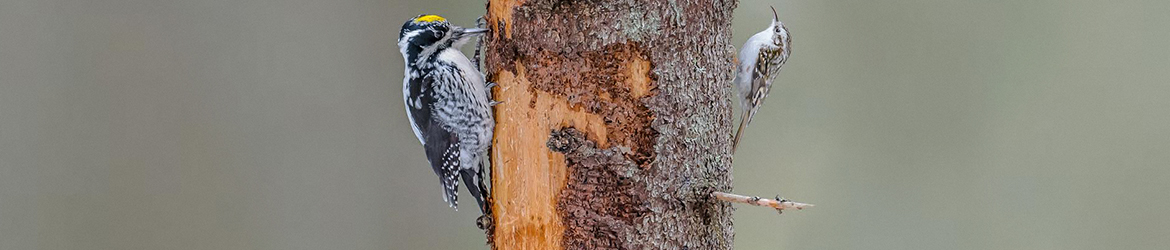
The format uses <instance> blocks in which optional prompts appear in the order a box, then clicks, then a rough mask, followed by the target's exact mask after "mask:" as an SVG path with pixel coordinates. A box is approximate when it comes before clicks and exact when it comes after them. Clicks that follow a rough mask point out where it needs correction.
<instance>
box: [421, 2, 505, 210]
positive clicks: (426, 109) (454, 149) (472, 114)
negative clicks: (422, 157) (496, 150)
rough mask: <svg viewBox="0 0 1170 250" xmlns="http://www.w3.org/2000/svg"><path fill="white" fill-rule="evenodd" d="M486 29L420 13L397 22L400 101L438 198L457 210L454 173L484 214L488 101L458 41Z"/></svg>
mask: <svg viewBox="0 0 1170 250" xmlns="http://www.w3.org/2000/svg"><path fill="white" fill-rule="evenodd" d="M484 32H487V29H480V28H463V27H459V26H454V25H451V24H450V23H448V22H447V20H446V19H444V18H443V17H440V16H437V15H419V16H416V17H414V18H412V19H410V20H409V21H406V23H405V24H403V25H402V31H401V33H399V34H398V49H399V51H400V52H402V58H403V60H405V64H406V72H405V77H404V79H403V80H402V95H403V101H404V102H405V103H406V114H407V117H408V118H409V119H410V128H411V130H413V131H414V136H415V137H418V140H419V142H421V143H422V145H423V148H424V149H425V150H426V156H427V160H428V161H430V163H431V169H432V170H434V171H435V175H438V176H439V184H440V185H441V186H442V189H443V201H446V202H447V204H448V205H450V206H451V207H452V208H455V209H456V210H458V207H457V206H458V200H457V197H458V192H459V180H458V179H459V178H462V179H463V182H464V183H466V184H467V189H468V190H469V191H471V194H472V196H474V197H475V201H476V202H477V203H478V204H479V207H480V210H481V211H483V212H484V213H485V214H486V213H487V209H488V208H487V207H486V206H485V205H484V199H486V198H487V197H489V196H488V189H487V188H486V186H485V185H484V178H483V173H484V171H485V169H486V167H485V166H484V163H483V159H484V155H485V153H486V152H487V150H488V147H489V146H491V140H492V129H493V127H494V126H495V119H494V118H493V117H492V110H491V106H492V105H493V103H492V101H491V99H490V97H489V96H488V89H489V88H490V87H489V86H487V85H486V83H485V82H484V76H483V75H482V74H481V73H480V72H479V71H478V70H477V68H478V67H476V65H474V64H472V63H471V61H470V60H468V59H467V57H466V56H464V55H463V53H462V52H460V51H459V47H460V46H462V45H463V44H464V43H467V42H468V41H469V40H470V39H471V38H472V37H475V36H477V35H480V34H483V33H484Z"/></svg>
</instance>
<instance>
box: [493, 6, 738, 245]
mask: <svg viewBox="0 0 1170 250" xmlns="http://www.w3.org/2000/svg"><path fill="white" fill-rule="evenodd" d="M735 5H736V3H735V1H717V0H712V1H702V0H675V1H669V0H652V1H637V0H624V1H622V0H617V1H552V0H530V1H515V0H492V1H490V3H489V4H488V15H487V23H488V27H489V28H491V30H492V34H491V35H490V36H489V37H488V38H487V41H486V43H485V52H486V53H485V55H486V57H485V59H486V61H485V65H486V69H485V72H486V73H487V74H488V79H489V81H493V82H496V83H498V84H499V87H497V88H496V89H495V90H494V96H495V98H496V99H497V100H500V101H503V103H502V104H500V105H497V106H496V107H495V110H496V122H497V125H496V133H495V140H494V142H493V150H492V157H491V158H492V165H493V166H492V191H493V192H492V196H493V197H492V200H493V203H492V204H493V205H492V207H493V218H492V220H490V222H491V223H489V224H490V225H488V233H489V240H490V241H491V242H492V244H493V247H494V248H497V249H563V248H568V249H729V248H731V246H732V236H733V231H732V223H731V212H732V207H731V206H730V205H729V204H727V203H723V202H719V201H717V200H715V199H713V198H711V195H710V194H711V192H712V191H730V189H731V172H730V170H731V155H730V152H731V147H730V136H729V135H730V134H731V120H732V119H731V98H730V97H731V93H732V92H731V85H730V80H731V79H732V77H733V75H732V71H733V69H734V68H733V53H734V50H733V48H732V46H731V44H730V38H731V34H730V30H731V13H732V10H733V9H734V8H735Z"/></svg>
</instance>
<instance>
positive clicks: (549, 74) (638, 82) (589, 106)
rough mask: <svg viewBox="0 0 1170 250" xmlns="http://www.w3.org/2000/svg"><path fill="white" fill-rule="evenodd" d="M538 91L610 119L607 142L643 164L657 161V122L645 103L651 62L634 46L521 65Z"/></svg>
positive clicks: (542, 57)
mask: <svg viewBox="0 0 1170 250" xmlns="http://www.w3.org/2000/svg"><path fill="white" fill-rule="evenodd" d="M522 61H523V62H524V63H525V66H524V67H525V68H528V69H531V70H530V72H529V75H530V76H529V78H530V79H532V81H533V87H534V88H536V89H538V90H541V91H546V92H549V93H553V94H557V95H559V96H564V97H565V98H567V99H568V100H569V104H570V105H572V106H574V107H579V108H581V109H583V110H585V111H587V112H590V113H595V114H598V115H600V116H601V117H603V118H604V119H605V126H606V128H607V130H606V131H607V132H608V135H607V137H608V139H609V140H610V141H609V142H608V143H607V142H604V141H599V142H598V143H599V145H600V146H601V147H603V148H604V147H607V144H612V145H620V146H623V147H626V148H629V149H630V150H629V152H628V153H627V156H628V157H629V158H630V159H632V160H634V162H636V163H638V164H639V165H641V164H644V163H646V162H647V161H648V160H649V159H653V158H654V149H653V145H654V138H655V137H657V133H656V132H655V131H654V130H653V129H651V128H650V120H651V119H652V118H653V116H652V114H651V112H650V110H649V109H648V108H647V107H646V106H645V105H644V104H643V102H642V98H645V97H647V96H649V95H650V94H652V88H653V86H654V83H653V78H652V76H651V75H650V68H651V67H650V62H649V61H648V60H646V58H645V56H644V55H642V54H641V53H640V52H639V51H638V49H637V47H636V46H635V45H632V44H618V45H613V46H608V47H606V48H604V49H602V50H601V51H587V52H581V53H580V54H576V55H561V54H556V53H551V52H547V51H546V52H542V53H539V54H536V55H531V58H530V59H528V60H522Z"/></svg>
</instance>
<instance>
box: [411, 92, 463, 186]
mask: <svg viewBox="0 0 1170 250" xmlns="http://www.w3.org/2000/svg"><path fill="white" fill-rule="evenodd" d="M434 84H435V80H434V78H433V77H430V76H423V77H415V78H411V79H409V80H408V82H407V89H406V90H407V91H408V93H407V98H406V107H407V111H408V113H410V114H408V115H410V118H411V122H413V123H414V124H412V125H413V126H415V128H417V129H418V132H419V135H418V136H419V137H421V138H420V140H422V141H423V147H424V148H425V149H426V154H427V160H428V161H430V163H431V169H432V170H434V171H435V175H437V176H438V177H439V184H440V185H442V188H443V200H444V201H447V203H448V204H449V205H451V207H455V206H456V205H457V204H458V201H457V199H458V197H459V195H458V190H459V180H458V178H459V138H458V137H457V136H456V135H455V134H454V133H451V131H448V130H446V129H444V128H443V125H442V124H439V121H438V120H436V119H434V118H435V117H434V116H433V114H434V113H433V112H434V110H433V107H434V104H435V101H436V100H437V98H436V97H435V92H434V88H433V87H434V86H433V85H434Z"/></svg>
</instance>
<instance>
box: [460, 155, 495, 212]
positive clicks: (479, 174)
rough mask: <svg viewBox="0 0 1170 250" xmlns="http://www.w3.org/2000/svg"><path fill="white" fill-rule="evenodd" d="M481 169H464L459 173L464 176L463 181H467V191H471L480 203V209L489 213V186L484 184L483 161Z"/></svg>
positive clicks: (476, 201) (480, 165)
mask: <svg viewBox="0 0 1170 250" xmlns="http://www.w3.org/2000/svg"><path fill="white" fill-rule="evenodd" d="M479 167H480V171H475V170H474V169H464V170H462V171H459V175H461V176H463V183H467V191H469V192H471V196H473V197H475V203H478V204H479V210H480V211H481V212H483V214H488V204H487V203H486V201H487V199H488V197H491V196H489V194H488V189H487V186H485V185H484V184H483V167H484V165H483V163H480V164H479Z"/></svg>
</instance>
